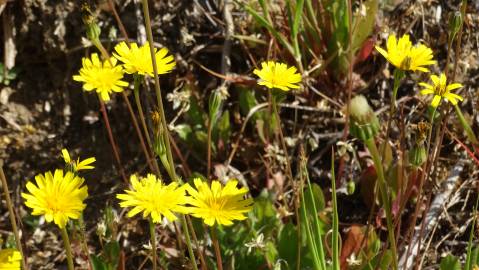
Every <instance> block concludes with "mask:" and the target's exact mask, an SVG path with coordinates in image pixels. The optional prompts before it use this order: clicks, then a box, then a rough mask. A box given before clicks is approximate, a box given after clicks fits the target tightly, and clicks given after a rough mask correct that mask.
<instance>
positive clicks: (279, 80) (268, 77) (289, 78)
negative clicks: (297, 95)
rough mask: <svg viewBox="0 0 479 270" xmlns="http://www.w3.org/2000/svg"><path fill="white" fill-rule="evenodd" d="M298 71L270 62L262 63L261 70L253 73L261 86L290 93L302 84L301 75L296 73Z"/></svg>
mask: <svg viewBox="0 0 479 270" xmlns="http://www.w3.org/2000/svg"><path fill="white" fill-rule="evenodd" d="M296 71H297V69H296V68H295V67H288V66H287V65H286V64H283V63H278V62H273V61H268V62H263V63H261V69H255V70H254V71H253V73H254V74H256V75H257V76H258V77H259V79H260V80H259V82H258V84H259V85H264V86H266V87H268V88H278V89H281V90H283V91H288V90H290V89H297V88H299V85H298V83H300V82H301V74H299V73H296Z"/></svg>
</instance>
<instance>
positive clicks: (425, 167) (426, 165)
mask: <svg viewBox="0 0 479 270" xmlns="http://www.w3.org/2000/svg"><path fill="white" fill-rule="evenodd" d="M436 109H437V108H434V110H433V111H432V113H431V116H430V118H429V124H430V128H429V132H428V135H427V139H426V154H427V155H429V151H430V149H431V137H432V129H433V126H434V117H435V116H436ZM432 165H433V164H432V163H431V162H430V161H429V159H428V160H426V162H424V165H423V167H422V173H421V176H420V177H419V188H418V191H417V194H418V199H417V203H416V207H415V209H414V219H413V223H412V224H413V225H412V228H414V226H415V224H416V219H417V216H418V215H419V209H420V205H421V203H420V202H421V199H422V195H423V194H422V189H423V186H424V181H425V180H426V179H427V178H428V177H429V172H430V170H431V166H432ZM425 220H426V219H423V221H422V222H424V221H425ZM413 233H414V230H413V229H411V231H410V235H409V238H410V240H412V237H413ZM421 236H422V235H421ZM418 241H421V238H419V240H418ZM419 248H420V245H418V249H419ZM410 251H411V245H409V247H408V249H407V251H406V257H408V256H409V254H410Z"/></svg>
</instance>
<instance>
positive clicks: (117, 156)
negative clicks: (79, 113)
mask: <svg viewBox="0 0 479 270" xmlns="http://www.w3.org/2000/svg"><path fill="white" fill-rule="evenodd" d="M98 100H99V101H100V111H101V114H102V116H103V121H104V122H105V127H106V131H107V132H108V139H109V140H110V145H111V148H112V149H113V156H114V157H115V160H116V164H117V166H118V170H119V171H120V175H121V177H122V178H123V181H124V182H125V183H128V179H127V178H126V175H125V171H124V170H123V166H122V164H121V159H120V154H119V153H118V145H117V144H116V141H115V138H114V137H113V133H112V131H111V127H110V120H109V119H108V113H107V112H106V107H105V102H103V100H102V99H101V97H100V96H98Z"/></svg>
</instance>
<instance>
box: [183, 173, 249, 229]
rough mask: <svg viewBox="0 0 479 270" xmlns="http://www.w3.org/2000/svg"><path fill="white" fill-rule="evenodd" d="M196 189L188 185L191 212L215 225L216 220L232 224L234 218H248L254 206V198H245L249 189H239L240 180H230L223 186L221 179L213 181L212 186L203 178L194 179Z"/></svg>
mask: <svg viewBox="0 0 479 270" xmlns="http://www.w3.org/2000/svg"><path fill="white" fill-rule="evenodd" d="M194 183H195V186H196V189H194V188H192V187H191V186H189V185H188V186H187V191H188V193H189V194H190V195H191V197H190V200H189V204H190V205H192V207H191V208H190V214H191V215H193V216H194V217H197V218H202V219H203V220H204V222H205V224H207V225H209V226H213V225H214V224H215V222H217V223H218V224H222V225H226V226H228V225H232V224H233V222H232V221H233V220H244V219H246V216H245V215H244V214H245V213H247V212H249V211H250V210H251V209H252V208H253V199H251V198H247V199H245V198H244V195H245V194H247V193H248V189H246V188H244V187H243V188H240V189H238V188H237V187H236V185H237V184H238V181H236V180H230V181H229V182H228V183H227V184H226V186H224V187H222V186H221V184H220V182H219V181H213V182H212V183H211V188H210V186H209V185H208V183H206V182H203V181H202V180H201V179H199V178H196V179H195V180H194Z"/></svg>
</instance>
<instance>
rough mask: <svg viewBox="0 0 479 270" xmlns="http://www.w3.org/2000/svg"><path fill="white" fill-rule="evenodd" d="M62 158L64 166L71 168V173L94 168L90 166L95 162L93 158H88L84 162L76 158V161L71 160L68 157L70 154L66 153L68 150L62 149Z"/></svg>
mask: <svg viewBox="0 0 479 270" xmlns="http://www.w3.org/2000/svg"><path fill="white" fill-rule="evenodd" d="M62 157H63V160H65V163H66V165H67V166H69V167H71V168H72V171H73V172H77V171H81V170H91V169H94V168H95V167H93V166H92V165H90V164H92V163H93V162H95V161H96V159H95V158H94V157H89V158H87V159H85V160H80V158H77V160H72V159H71V157H70V153H68V150H67V149H65V148H63V149H62Z"/></svg>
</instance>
